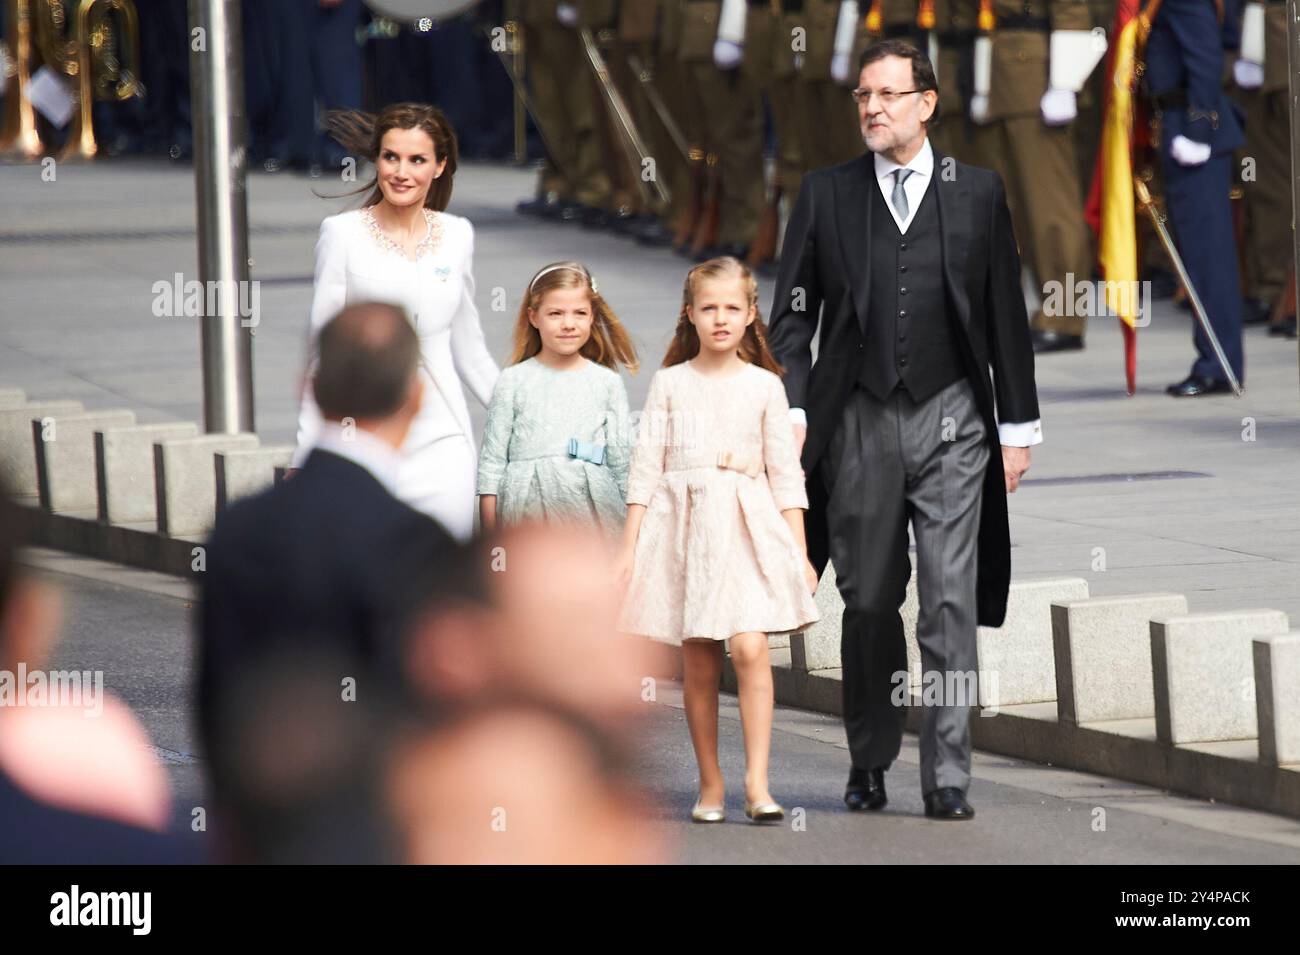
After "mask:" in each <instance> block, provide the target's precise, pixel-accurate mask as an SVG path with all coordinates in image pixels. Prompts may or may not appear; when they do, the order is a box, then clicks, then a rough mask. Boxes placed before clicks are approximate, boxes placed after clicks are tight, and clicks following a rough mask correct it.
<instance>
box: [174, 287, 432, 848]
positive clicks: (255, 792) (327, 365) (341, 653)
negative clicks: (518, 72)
mask: <svg viewBox="0 0 1300 955" xmlns="http://www.w3.org/2000/svg"><path fill="white" fill-rule="evenodd" d="M418 360H419V344H418V341H417V339H416V335H415V331H414V329H413V328H412V326H411V323H410V322H409V321H408V320H407V318H406V316H405V315H404V314H403V313H402V311H401V310H400V309H397V308H395V307H393V306H390V305H379V304H364V305H352V306H349V307H348V308H346V309H344V310H343V311H342V312H341V313H340V314H339V315H338V316H337V317H336V318H335V319H333V320H332V321H331V322H330V323H329V324H328V325H326V326H325V327H324V329H322V331H321V334H320V361H319V364H318V367H317V370H316V373H315V378H314V379H313V381H312V387H313V389H314V391H315V396H316V401H317V403H318V404H319V405H320V409H321V413H322V416H323V417H324V419H325V423H324V426H323V427H322V430H321V433H320V436H319V438H318V440H317V443H316V446H315V448H314V449H313V450H312V452H311V454H310V455H309V456H308V458H307V460H306V461H305V463H304V464H303V467H302V468H301V469H300V470H298V471H296V472H294V473H293V475H292V476H291V477H290V478H289V479H288V480H285V481H283V482H282V483H280V484H279V485H277V486H276V487H275V488H273V489H272V490H269V491H267V492H265V493H263V494H260V495H257V496H255V497H251V498H248V499H246V500H243V501H240V502H238V503H236V504H234V505H233V506H231V507H230V508H229V509H227V510H226V511H224V512H223V513H222V514H221V515H219V517H218V518H217V522H216V526H215V528H214V530H213V532H212V536H211V538H210V539H209V541H208V545H207V570H206V572H205V573H203V574H202V575H201V581H202V591H203V592H202V609H201V615H200V640H199V648H198V657H199V660H198V669H199V676H198V707H199V714H198V715H199V730H200V733H201V736H202V739H203V744H204V749H205V751H206V753H207V757H208V759H209V761H210V765H211V771H212V784H213V791H214V795H215V796H216V800H217V804H218V810H219V815H220V818H221V824H222V825H223V826H228V827H229V828H228V829H227V830H226V831H225V833H224V834H223V833H220V832H217V833H216V834H217V835H218V842H219V844H220V845H221V846H222V847H223V849H224V851H225V853H226V855H227V856H230V857H233V858H235V859H238V860H240V861H277V862H279V861H283V862H372V861H381V860H382V859H384V858H386V856H385V852H387V851H390V850H391V842H390V841H388V839H389V834H388V833H387V832H386V831H385V829H384V823H383V822H382V818H381V815H380V814H379V813H378V812H377V811H376V806H377V805H378V799H377V794H376V793H375V792H373V791H372V789H371V787H373V786H374V785H375V780H377V779H378V778H379V776H380V774H379V771H378V766H379V762H378V761H379V760H380V759H381V758H382V755H383V753H382V750H383V747H382V739H383V737H382V736H381V735H380V733H381V731H382V729H383V727H384V725H385V723H386V721H385V720H384V719H383V718H381V717H382V714H381V712H380V711H381V710H382V708H384V707H387V706H389V705H391V704H393V703H396V702H397V701H398V700H399V699H400V698H401V696H402V689H403V688H404V686H405V680H404V675H403V666H402V656H403V650H402V643H403V639H404V634H405V630H406V628H407V625H408V622H409V621H410V620H411V619H412V617H413V615H414V614H415V613H416V612H418V611H419V610H421V609H423V604H424V603H425V602H426V601H428V600H429V599H430V594H431V593H432V592H433V591H434V590H435V589H436V588H437V587H438V581H439V580H440V579H445V578H446V577H448V576H450V575H448V574H446V573H445V571H446V568H447V566H448V563H449V562H450V561H454V560H455V555H456V553H457V551H456V548H455V546H454V543H453V541H452V538H451V537H450V536H449V535H448V534H447V532H446V531H445V530H444V529H443V528H442V527H440V526H439V525H438V524H437V523H436V522H435V521H433V520H432V519H431V518H429V517H427V516H425V515H423V514H420V513H419V512H417V511H415V510H413V509H412V508H410V507H408V506H407V505H406V504H404V503H402V502H401V501H399V500H398V499H397V498H396V497H394V496H393V493H392V488H393V486H394V481H395V475H396V472H397V469H398V466H399V460H400V458H399V449H400V448H401V446H402V442H403V440H404V439H405V437H406V434H407V432H408V431H409V429H410V426H411V422H412V421H413V420H414V418H415V415H416V412H417V411H418V410H419V406H420V397H421V385H420V381H419V378H418V376H417V374H416V368H417V364H418Z"/></svg>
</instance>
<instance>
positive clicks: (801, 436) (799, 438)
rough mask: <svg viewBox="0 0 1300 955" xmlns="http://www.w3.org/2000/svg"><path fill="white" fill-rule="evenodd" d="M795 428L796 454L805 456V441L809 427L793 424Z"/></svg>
mask: <svg viewBox="0 0 1300 955" xmlns="http://www.w3.org/2000/svg"><path fill="white" fill-rule="evenodd" d="M791 427H793V428H794V456H795V457H796V458H802V457H803V443H804V441H805V440H807V438H808V429H807V428H805V427H804V426H803V425H801V424H796V425H791Z"/></svg>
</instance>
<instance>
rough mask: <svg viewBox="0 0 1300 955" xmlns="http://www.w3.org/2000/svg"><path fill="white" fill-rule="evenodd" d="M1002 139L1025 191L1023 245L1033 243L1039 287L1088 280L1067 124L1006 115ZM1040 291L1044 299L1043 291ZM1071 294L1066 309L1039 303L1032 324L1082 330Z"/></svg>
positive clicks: (1066, 286)
mask: <svg viewBox="0 0 1300 955" xmlns="http://www.w3.org/2000/svg"><path fill="white" fill-rule="evenodd" d="M1004 123H1005V125H1006V132H1007V135H1006V139H1005V144H1006V146H1007V147H1008V148H1009V150H1010V152H1011V157H1012V162H1013V164H1014V165H1015V167H1016V168H1017V171H1018V175H1019V178H1020V180H1021V187H1022V192H1023V195H1024V203H1025V207H1024V219H1025V223H1026V226H1027V227H1028V230H1029V233H1028V235H1027V236H1021V237H1020V244H1021V247H1022V248H1023V247H1024V245H1025V244H1026V243H1028V244H1030V245H1031V246H1032V247H1033V250H1034V255H1033V261H1034V264H1035V269H1034V271H1035V273H1036V276H1037V279H1038V285H1039V288H1040V290H1041V289H1043V288H1045V287H1046V286H1047V284H1048V283H1049V282H1059V283H1060V287H1061V288H1062V289H1066V290H1068V289H1069V288H1070V287H1071V279H1072V280H1073V283H1074V284H1075V285H1078V284H1082V283H1084V282H1091V281H1092V255H1091V252H1090V247H1089V242H1088V226H1087V224H1086V223H1085V222H1084V221H1083V195H1082V190H1081V189H1080V187H1079V166H1078V153H1077V152H1076V151H1075V145H1074V137H1073V135H1072V134H1071V132H1070V128H1069V127H1068V126H1059V127H1050V126H1045V125H1044V124H1043V122H1042V120H1040V119H1039V118H1038V117H1037V116H1025V117H1018V118H1013V119H1008V120H1004ZM1041 294H1043V295H1044V299H1045V300H1046V293H1045V292H1043V293H1041ZM1073 299H1074V296H1072V295H1070V294H1068V291H1067V294H1065V295H1064V300H1065V301H1067V302H1070V303H1071V307H1070V308H1067V309H1065V311H1066V312H1067V314H1065V315H1048V314H1046V313H1045V312H1044V311H1043V309H1042V308H1041V307H1040V308H1039V310H1038V312H1037V313H1036V314H1035V315H1034V318H1033V320H1032V321H1031V322H1030V325H1031V326H1032V327H1033V328H1038V329H1042V330H1044V331H1054V332H1059V333H1061V334H1064V335H1079V336H1082V335H1083V334H1084V331H1085V330H1086V328H1087V316H1086V315H1075V314H1073V313H1074V312H1075V311H1076V310H1075V309H1074V308H1073V307H1072V303H1073Z"/></svg>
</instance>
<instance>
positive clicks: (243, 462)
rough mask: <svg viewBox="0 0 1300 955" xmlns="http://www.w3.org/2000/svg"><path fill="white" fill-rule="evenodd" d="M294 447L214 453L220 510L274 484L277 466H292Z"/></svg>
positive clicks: (281, 446)
mask: <svg viewBox="0 0 1300 955" xmlns="http://www.w3.org/2000/svg"><path fill="white" fill-rule="evenodd" d="M293 451H294V446H293V445H291V444H283V445H271V446H267V447H258V448H248V449H242V448H239V449H233V450H230V451H218V452H217V453H216V454H215V455H214V456H213V464H214V466H215V468H216V482H217V510H218V511H221V510H222V509H223V508H225V507H227V506H228V505H230V504H231V503H233V502H235V501H237V500H239V499H240V498H243V497H249V496H251V495H253V494H258V493H260V492H262V491H265V490H267V489H268V488H270V487H272V486H274V484H275V472H276V470H277V469H278V468H287V467H288V466H289V460H290V459H291V458H292V457H293Z"/></svg>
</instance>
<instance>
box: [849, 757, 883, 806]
mask: <svg viewBox="0 0 1300 955" xmlns="http://www.w3.org/2000/svg"><path fill="white" fill-rule="evenodd" d="M887 802H889V797H888V796H886V795H885V771H884V770H883V769H872V770H866V769H858V768H857V767H856V766H854V767H853V769H852V771H850V772H849V784H848V786H846V787H845V789H844V805H846V806H848V807H849V809H850V810H852V811H853V812H861V811H862V810H863V809H884V808H885V803H887Z"/></svg>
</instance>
